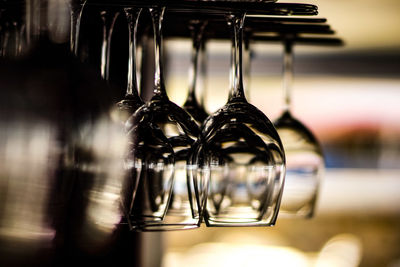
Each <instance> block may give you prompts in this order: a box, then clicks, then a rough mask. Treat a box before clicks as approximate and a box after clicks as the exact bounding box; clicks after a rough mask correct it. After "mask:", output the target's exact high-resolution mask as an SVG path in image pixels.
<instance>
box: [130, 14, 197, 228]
mask: <svg viewBox="0 0 400 267" xmlns="http://www.w3.org/2000/svg"><path fill="white" fill-rule="evenodd" d="M149 10H150V13H151V17H152V21H153V29H154V40H155V46H154V50H155V64H156V66H155V75H154V96H153V97H152V99H151V100H150V102H149V103H147V104H146V105H143V106H142V107H141V108H139V109H138V110H137V111H136V112H135V114H134V115H133V116H132V117H131V118H130V119H129V123H130V125H132V129H131V130H130V136H131V140H132V147H133V149H132V155H133V156H134V157H136V158H138V160H140V161H141V162H142V164H141V165H140V166H138V167H140V168H141V171H140V175H141V177H140V181H139V187H138V190H137V193H136V197H135V199H134V200H133V202H132V206H131V210H130V214H129V218H130V220H129V222H130V224H131V227H132V229H133V230H138V231H164V230H180V229H191V228H196V227H198V226H199V225H200V217H199V207H198V204H197V202H196V198H195V189H194V185H193V182H192V180H190V179H189V178H188V177H189V176H190V175H189V174H188V173H189V172H190V169H191V166H190V165H188V164H187V162H188V159H189V156H190V155H191V150H192V144H193V143H194V142H195V140H196V138H197V136H198V134H199V128H198V126H197V124H196V122H195V120H194V119H193V118H192V117H191V116H190V115H189V114H188V113H186V112H185V111H184V110H183V109H182V108H180V107H179V106H177V105H176V104H174V103H172V102H171V101H170V100H169V99H168V96H167V94H166V90H165V86H164V77H163V69H162V61H161V59H162V34H161V29H162V21H163V15H164V11H165V8H160V7H152V8H149Z"/></svg>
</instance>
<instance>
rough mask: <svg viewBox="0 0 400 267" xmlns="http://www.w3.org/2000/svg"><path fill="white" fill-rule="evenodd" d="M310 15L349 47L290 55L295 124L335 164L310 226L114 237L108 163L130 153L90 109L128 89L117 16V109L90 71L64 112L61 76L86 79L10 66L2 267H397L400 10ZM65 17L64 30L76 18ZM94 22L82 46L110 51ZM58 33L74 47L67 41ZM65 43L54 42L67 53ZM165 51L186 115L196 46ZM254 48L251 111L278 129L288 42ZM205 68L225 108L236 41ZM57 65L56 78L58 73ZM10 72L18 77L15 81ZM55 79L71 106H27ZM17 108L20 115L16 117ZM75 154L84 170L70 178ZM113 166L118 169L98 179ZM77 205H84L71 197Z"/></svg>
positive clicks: (349, 6)
mask: <svg viewBox="0 0 400 267" xmlns="http://www.w3.org/2000/svg"><path fill="white" fill-rule="evenodd" d="M49 2H51V1H49ZM279 2H293V1H279ZM306 2H307V3H310V4H316V5H318V7H319V16H318V17H324V18H327V19H328V23H329V24H330V25H331V26H332V28H333V29H334V30H335V31H336V32H337V35H338V36H339V37H341V38H343V40H344V42H345V46H343V47H327V46H326V47H324V46H323V47H318V46H304V45H295V47H294V55H295V61H294V64H295V65H294V74H295V76H294V88H293V115H294V116H295V117H297V118H298V119H299V120H300V121H302V122H303V123H304V124H305V125H306V126H307V127H308V128H310V129H312V131H313V133H314V134H315V135H316V136H317V138H318V139H319V141H320V142H321V144H322V147H323V151H324V154H325V157H326V170H325V176H324V179H323V181H322V183H321V190H320V194H319V198H318V204H317V211H316V214H315V216H314V217H313V218H312V219H309V220H302V219H287V218H278V222H277V224H276V226H274V227H272V228H206V227H204V226H203V227H201V228H200V229H196V230H191V231H180V232H168V233H140V234H139V233H131V232H129V231H127V228H126V227H125V228H124V227H121V226H118V225H119V224H118V223H119V222H120V219H121V217H122V215H121V213H120V212H118V208H117V206H118V201H117V200H118V189H119V188H120V187H121V180H122V178H121V174H119V173H117V174H118V175H116V172H114V171H115V170H116V169H118V168H120V167H121V166H120V165H119V164H120V163H118V162H112V161H110V159H112V158H114V159H115V157H118V156H121V155H122V154H123V153H124V151H123V148H121V147H123V144H122V143H123V136H124V135H123V133H121V132H118V130H116V129H117V128H118V127H114V126H113V122H112V120H110V116H109V114H108V113H107V114H103V113H102V112H98V111H93V110H97V109H98V110H107V108H109V107H110V106H112V105H113V103H114V99H120V97H121V96H122V95H123V93H124V90H125V84H126V65H127V62H126V61H127V51H128V50H127V29H126V21H125V19H124V18H123V16H120V17H119V18H118V19H117V21H116V24H115V26H116V27H115V31H114V40H115V42H114V41H113V42H114V43H113V46H112V50H111V58H112V60H111V66H110V76H111V85H108V86H111V87H112V88H114V89H115V92H116V94H117V96H115V95H114V94H110V93H106V92H107V90H108V89H109V87H107V86H105V84H104V83H101V82H99V81H98V80H99V75H98V69H96V71H94V73H92V69H90V68H89V70H88V69H85V70H84V71H83V72H82V73H84V74H82V75H81V76H83V77H80V76H79V77H80V78H76V76H73V77H75V78H74V79H75V80H73V81H74V82H75V83H77V84H80V86H79V87H77V89H75V90H76V91H74V92H73V94H74V97H77V98H78V97H79V99H80V102H79V101H78V102H79V103H78V104H77V103H76V102H74V99H68V101H69V102H68V103H67V104H65V101H66V100H65V99H66V97H65V96H70V94H69V93H66V92H67V91H68V90H69V87H68V86H66V87H65V88H64V87H63V86H60V84H69V83H68V82H66V81H67V80H68V78H71V77H72V76H68V75H65V69H68V70H70V69H76V71H77V72H79V71H80V69H79V68H76V65H74V63H71V64H64V63H62V62H63V61H62V60H66V59H65V58H64V57H61V58H59V57H51V55H52V54H51V53H50V56H48V57H47V61H49V60H48V59H51V60H50V62H47V61H46V63H43V66H44V67H43V66H41V68H42V69H41V70H40V69H39V70H38V71H37V72H35V73H31V72H29V70H26V69H22V70H21V69H19V68H17V67H16V66H14V65H13V63H11V62H9V61H3V62H1V64H0V67H1V68H0V80H1V86H2V88H1V90H2V89H3V88H6V87H7V86H8V88H7V89H8V92H16V93H15V94H14V93H4V95H2V94H3V92H5V90H2V91H1V92H0V96H2V97H3V99H1V98H0V103H1V104H2V105H4V106H1V111H0V122H1V123H2V124H0V130H1V132H0V137H1V138H0V148H1V149H0V167H1V168H0V178H1V179H0V260H2V261H3V262H4V266H13V265H14V266H15V265H17V266H18V265H22V264H24V265H27V266H32V265H56V266H60V265H65V266H71V265H77V264H87V265H92V264H97V265H107V266H112V265H126V266H141V267H157V266H162V267H180V266H192V267H197V266H219V267H222V266H231V267H236V266H240V267H242V266H318V267H319V266H324V267H325V266H335V267H336V266H344V267H346V266H348V267H350V266H363V267H375V266H387V267H398V266H400V204H399V203H400V164H399V162H400V108H399V104H398V103H399V100H400V34H399V33H400V16H399V14H398V12H399V10H400V2H399V1H397V0H382V1H372V0H364V1H361V0H349V1H344V0H337V1H328V0H319V1H315V0H310V1H306ZM58 11H59V13H57V14H58V17H57V18H58V19H59V20H62V19H64V30H65V28H68V27H69V26H68V25H69V21H67V20H69V16H68V10H67V9H65V8H64V9H62V10H58ZM88 13H90V12H87V13H85V12H84V13H83V19H82V21H83V22H82V33H83V34H82V36H83V37H82V42H81V45H82V46H83V47H84V46H85V45H87V43H86V41H87V38H85V37H84V36H85V34H90V35H91V36H92V37H93V36H95V40H94V42H97V43H99V44H100V41H101V34H102V29H101V27H100V26H99V25H100V20H101V19H100V18H99V17H97V21H95V20H87V18H88V17H86V19H85V16H88V15H87V14H88ZM94 25H97V26H96V27H95V26H94ZM58 33H60V32H58ZM60 34H61V35H63V34H64V36H65V35H68V30H65V31H64V33H62V31H61V33H60ZM67 37H68V36H67ZM119 38H121V39H119ZM67 39H68V38H61V39H60V40H61V41H60V40H59V41H58V43H62V45H64V46H65V47H67V46H68V44H67V41H68V40H67ZM165 46H166V57H167V61H166V66H165V70H166V72H167V77H166V79H167V90H168V95H169V96H170V98H171V100H172V101H174V102H176V103H177V104H179V105H181V104H183V101H184V99H185V97H186V92H187V88H188V73H187V71H188V69H189V61H190V51H191V43H190V41H189V40H182V39H173V40H172V39H171V40H166V42H165ZM65 47H64V48H65ZM251 48H252V61H251V75H250V79H249V80H247V93H248V99H249V100H250V102H251V103H252V104H254V105H255V106H257V107H258V108H259V109H261V110H262V111H263V112H264V113H265V114H266V115H267V116H268V117H269V118H270V119H271V120H274V119H276V118H277V117H278V116H279V114H280V112H281V108H282V104H283V99H282V94H281V92H282V52H283V48H282V45H281V44H279V43H271V44H269V43H268V44H266V43H264V44H262V43H252V44H251ZM92 51H93V50H92ZM94 51H95V52H96V53H97V52H98V54H96V53H94V54H91V55H86V56H87V59H88V60H87V61H90V60H91V61H92V62H95V63H96V64H97V63H98V61H99V57H98V55H99V54H100V49H99V47H98V51H97V50H94ZM121 51H125V52H121ZM41 53H44V52H43V51H41ZM47 53H48V51H47ZM48 55H49V54H48ZM57 55H59V54H57ZM207 55H208V69H207V73H208V77H207V84H206V92H205V104H206V108H207V110H208V112H213V111H215V110H216V109H218V108H219V107H221V106H222V105H223V104H225V102H226V100H227V99H226V96H227V92H228V89H229V79H228V77H229V64H230V58H229V56H230V44H229V42H222V41H221V42H220V41H218V42H217V41H211V42H209V43H208V44H207ZM83 56H85V55H83ZM91 57H93V58H94V57H95V58H97V59H95V60H93V58H91ZM60 62H61V63H62V64H61V63H60ZM68 62H69V61H68ZM60 65H61V66H62V67H60ZM64 65H66V66H64ZM54 66H58V67H57V68H59V69H57V70H55V71H54V72H53V71H50V70H54V69H55V67H54ZM13 68H16V70H17V71H16V72H12V70H13ZM96 68H97V66H96ZM121 69H123V70H122V71H121ZM20 71H21V73H22V74H21V75H20V74H19V72H20ZM9 73H14V74H15V73H18V75H14V76H13V75H9ZM60 73H61V74H60ZM63 73H64V74H63ZM68 73H69V72H68ZM56 74H57V75H56ZM23 75H25V76H23ZM21 77H25V78H24V79H21ZM26 77H27V78H26ZM49 78H51V79H50V84H51V86H50V87H49V88H57V90H59V91H60V92H62V93H63V94H58V95H57V94H55V93H54V92H59V91H52V90H47V91H40V93H37V92H35V91H34V90H33V89H32V90H27V91H24V95H23V97H22V98H20V96H21V95H20V94H18V93H19V92H20V91H19V90H20V88H25V87H26V88H35V87H36V88H39V87H40V88H41V86H42V85H43V83H42V81H44V80H46V79H49ZM96 79H97V80H96ZM15 81H18V83H15ZM24 81H27V82H26V83H24ZM88 81H95V82H88ZM149 81H150V82H151V78H150V80H149ZM28 82H29V86H27V84H28ZM32 84H33V85H32ZM69 85H70V84H69ZM23 86H25V87H23ZM70 87H74V86H72V85H70ZM60 88H61V89H60ZM74 88H75V87H74ZM4 96H6V97H7V99H6V98H5V97H4ZM20 99H24V101H25V100H28V101H26V102H22V101H21V100H20ZM44 99H52V100H56V101H55V102H52V103H51V102H50V101H46V100H44ZM82 99H83V100H82ZM99 99H100V100H101V101H100V102H99ZM104 99H106V100H104ZM12 101H15V102H16V103H19V105H20V106H18V107H11V109H10V107H9V106H7V103H8V102H10V103H13V102H12ZM35 101H36V102H35ZM32 103H35V105H36V103H39V104H38V105H37V106H32V105H31V104H32ZM58 103H63V105H65V107H64V106H63V108H65V110H63V112H60V114H62V115H58V114H57V115H55V114H51V112H49V110H50V111H51V110H54V109H53V105H54V106H56V105H57V104H58ZM26 106H28V107H26ZM39 106H40V107H41V108H38V107H39ZM105 107H107V108H105ZM18 108H20V109H18ZM13 109H15V110H17V111H18V112H19V111H20V110H23V112H20V113H18V112H17V113H16V115H15V116H14V117H11V118H10V117H9V116H8V115H9V114H11V113H10V110H11V111H15V110H13ZM3 110H5V111H6V112H3ZM31 110H35V111H37V110H39V111H40V112H39V113H40V114H39V113H38V114H36V113H34V114H32V113H31ZM74 110H77V111H76V113H77V114H78V111H79V114H78V115H77V114H75V111H74ZM43 111H46V112H43ZM42 113H45V115H43V114H42ZM47 113H50V114H47ZM64 113H65V114H67V115H65V114H64ZM82 114H83V115H82ZM76 117H79V118H80V119H79V120H78V119H77V121H78V122H75V119H76ZM38 118H40V119H38ZM13 119H14V122H13ZM69 120H71V121H73V122H70V121H69ZM31 122H35V123H31ZM71 125H72V126H73V127H70V126H71ZM74 127H76V128H77V129H78V130H75V128H74ZM70 128H71V129H72V130H70ZM60 129H61V130H60ZM121 138H122V139H121ZM67 139H68V140H69V139H71V140H72V143H73V149H72V148H71V147H69V146H67V145H65V144H71V142H70V141H68V142H67V141H65V140H67ZM104 140H107V142H104ZM86 145H87V146H86ZM76 148H79V153H77V154H76V155H75V154H74V155H71V153H70V150H74V149H75V150H76ZM87 151H91V152H92V154H89V153H85V152H87ZM60 155H61V156H60ZM77 155H78V156H79V157H81V158H83V162H84V164H82V166H70V165H69V164H71V163H70V160H72V158H74V157H76V156H77ZM114 156H115V157H114ZM49 159H51V160H55V161H60V162H62V163H63V164H64V165H63V164H61V165H63V166H64V167H63V168H62V169H61V170H58V169H54V166H56V165H57V164H55V163H54V162H49ZM104 162H107V164H109V165H107V166H106V168H105V169H101V167H100V166H102V164H103V163H104ZM21 166H23V167H21ZM69 172H74V173H77V174H78V175H76V177H75V180H74V181H71V180H68V179H66V178H65V177H67V176H68V175H70V173H69ZM50 174H52V175H50ZM9 177H12V178H13V179H9ZM55 177H57V178H58V179H59V180H57V179H55ZM59 177H61V178H59ZM74 192H75V193H76V192H78V193H79V194H77V195H79V198H71V196H73V195H74ZM81 193H82V194H81ZM71 199H72V200H71ZM49 203H50V204H49ZM68 218H74V219H75V220H72V219H71V220H69V219H68ZM21 248H23V249H21ZM21 255H22V256H23V257H22V256H21ZM52 258H56V259H59V261H57V260H56V261H52V260H49V259H52ZM4 259H5V260H4ZM15 259H18V260H17V261H15ZM2 261H0V265H2Z"/></svg>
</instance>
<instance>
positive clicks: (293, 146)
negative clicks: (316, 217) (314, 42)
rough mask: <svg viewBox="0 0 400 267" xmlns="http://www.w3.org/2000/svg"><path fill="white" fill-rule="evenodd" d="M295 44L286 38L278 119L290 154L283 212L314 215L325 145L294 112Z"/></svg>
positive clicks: (287, 160)
mask: <svg viewBox="0 0 400 267" xmlns="http://www.w3.org/2000/svg"><path fill="white" fill-rule="evenodd" d="M292 61H293V54H292V43H291V41H286V43H285V54H284V73H283V81H284V83H283V89H284V100H285V102H284V111H283V114H282V115H281V116H280V117H279V118H278V119H277V120H276V121H275V127H276V129H277V130H278V133H279V135H280V137H281V139H282V142H283V145H284V148H285V153H286V180H285V189H284V192H283V197H282V204H281V209H280V214H281V215H282V216H292V217H296V216H298V217H306V218H307V217H312V216H313V213H314V209H315V205H316V199H317V193H318V188H319V183H320V179H321V175H322V172H323V169H324V158H323V155H322V151H321V147H320V145H319V143H318V141H317V139H316V138H315V137H314V135H313V134H312V133H311V132H310V130H308V129H307V128H306V127H305V126H304V125H303V124H302V123H301V122H300V121H298V120H297V119H295V118H293V117H292V115H291V112H290V104H291V89H292V80H293V69H292V66H293V64H292Z"/></svg>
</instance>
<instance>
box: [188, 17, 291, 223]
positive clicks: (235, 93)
mask: <svg viewBox="0 0 400 267" xmlns="http://www.w3.org/2000/svg"><path fill="white" fill-rule="evenodd" d="M244 18H245V14H243V13H240V14H230V15H229V16H227V19H228V24H229V26H230V28H231V29H232V31H233V34H232V57H231V64H232V66H231V90H230V93H229V98H228V102H227V104H225V106H223V107H222V108H221V109H219V110H218V111H217V112H215V113H214V114H212V115H211V116H209V117H208V118H207V119H206V121H205V122H204V124H203V129H202V132H201V135H200V137H199V141H198V142H197V144H196V147H195V150H194V155H193V157H192V164H193V165H197V166H198V171H197V172H194V181H196V185H197V188H199V189H203V188H208V190H207V191H206V192H207V193H204V192H203V193H202V194H201V195H200V196H199V198H200V201H203V200H204V199H206V208H205V210H204V220H205V223H206V225H207V226H271V225H274V224H275V221H276V218H277V215H278V211H279V206H280V199H281V195H282V190H283V182H284V175H285V154H284V151H283V146H282V143H281V141H280V138H279V135H278V133H277V132H276V130H275V128H274V126H273V124H272V123H271V121H270V120H269V119H268V118H267V117H266V116H265V115H264V113H262V112H261V111H260V110H259V109H257V108H256V107H255V106H253V105H251V104H249V103H248V102H247V100H246V98H245V94H244V86H243V75H242V39H243V23H244Z"/></svg>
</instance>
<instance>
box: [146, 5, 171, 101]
mask: <svg viewBox="0 0 400 267" xmlns="http://www.w3.org/2000/svg"><path fill="white" fill-rule="evenodd" d="M149 11H150V14H151V19H152V21H153V32H154V60H155V72H154V94H155V95H159V96H163V97H166V96H167V93H166V90H165V85H164V74H163V70H162V55H163V54H162V53H163V51H162V31H161V30H162V22H163V17H164V11H165V7H154V8H149Z"/></svg>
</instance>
